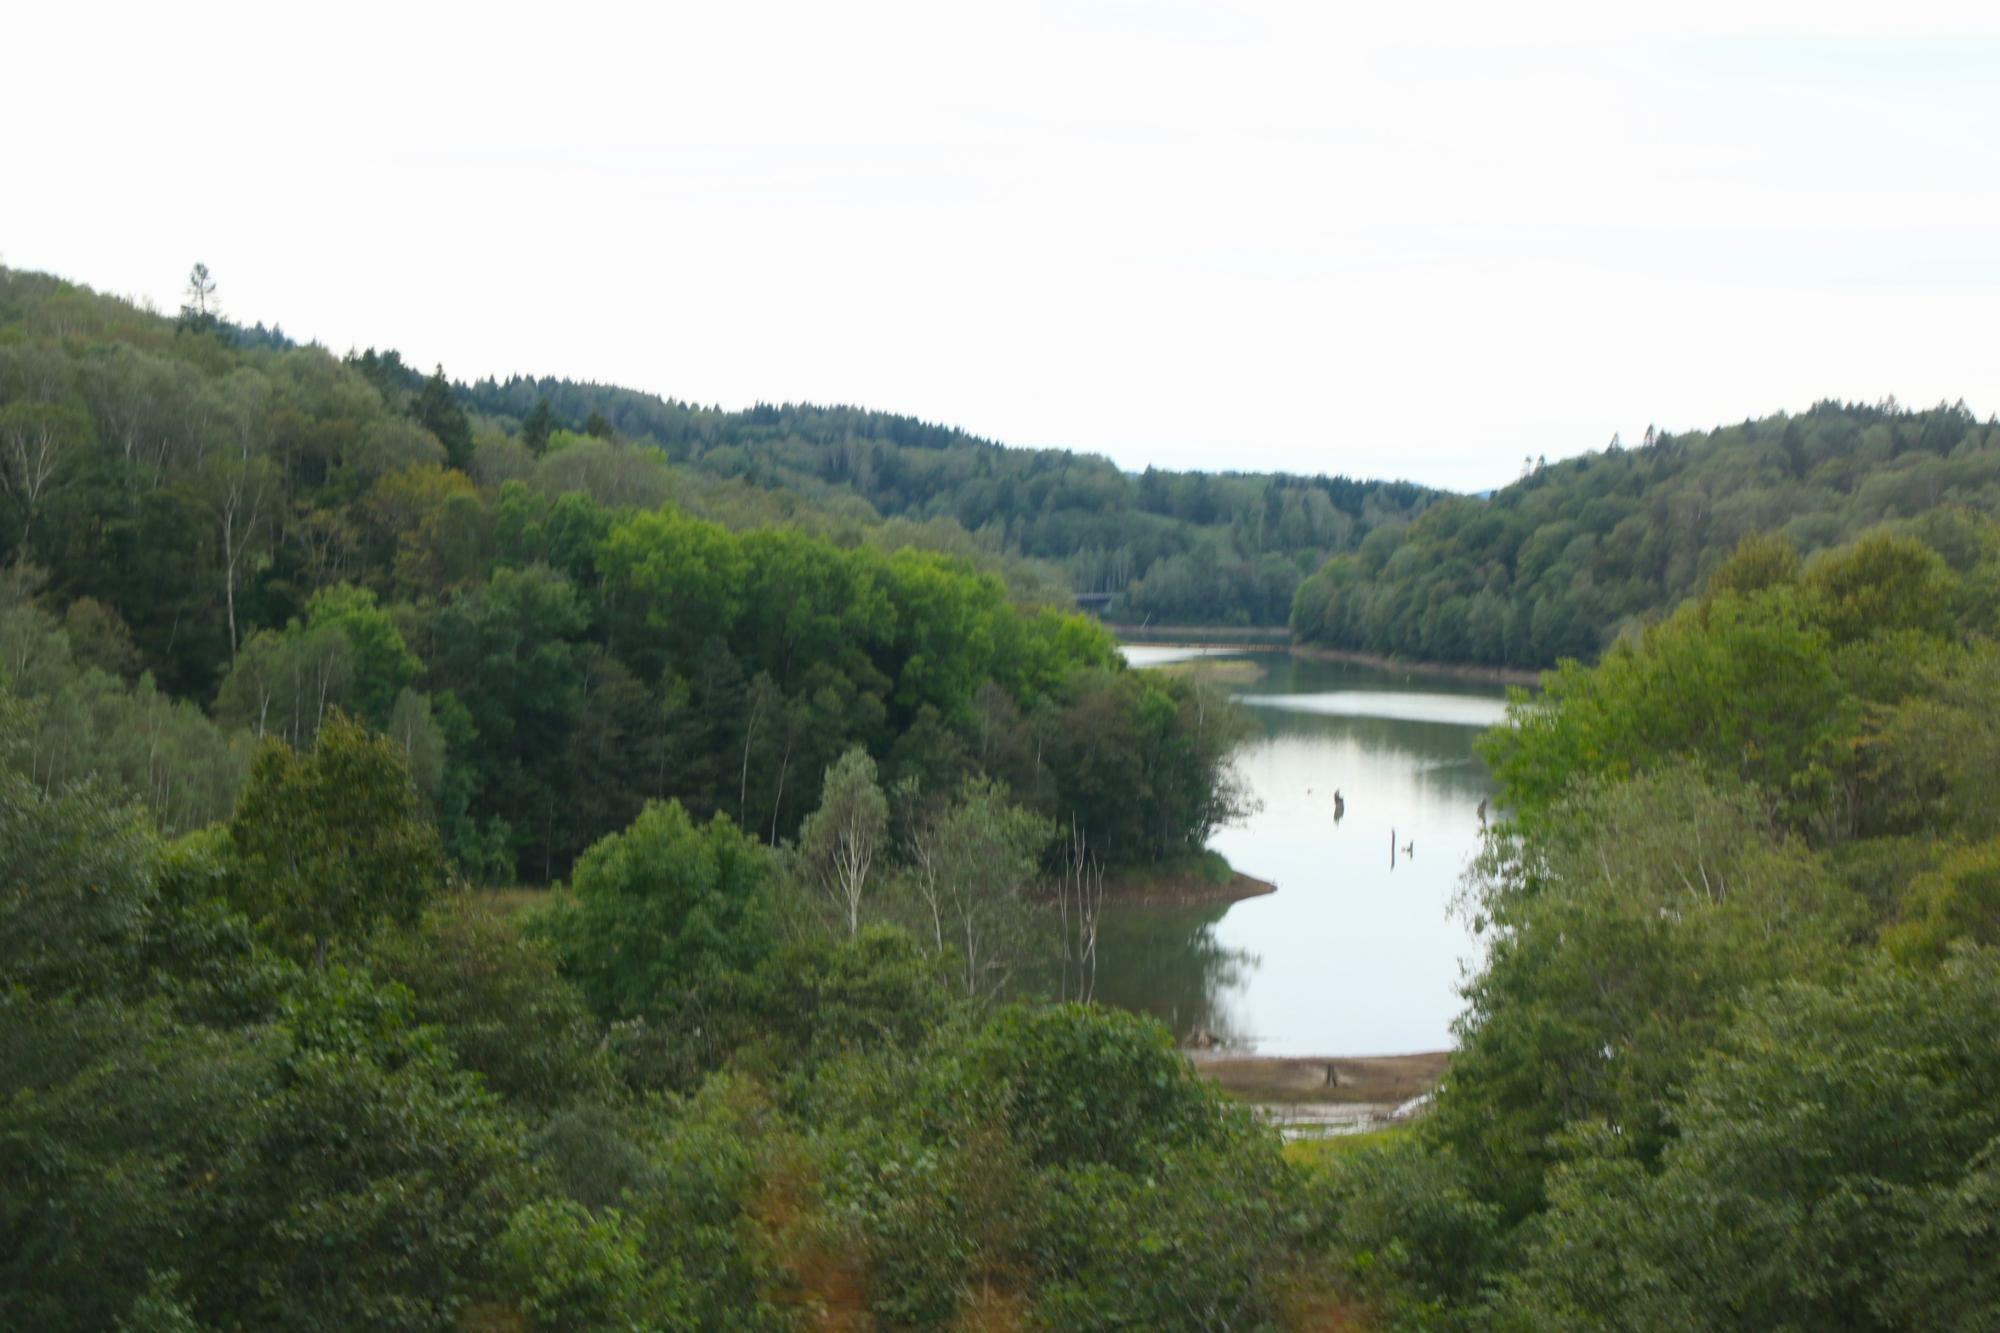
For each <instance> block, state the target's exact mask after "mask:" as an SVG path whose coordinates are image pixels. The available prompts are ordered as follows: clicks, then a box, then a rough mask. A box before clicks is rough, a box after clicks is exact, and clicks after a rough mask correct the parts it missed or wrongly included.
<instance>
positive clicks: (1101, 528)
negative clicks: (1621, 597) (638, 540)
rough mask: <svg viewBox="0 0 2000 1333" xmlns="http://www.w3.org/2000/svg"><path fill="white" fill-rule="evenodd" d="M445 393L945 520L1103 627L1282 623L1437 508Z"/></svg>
mask: <svg viewBox="0 0 2000 1333" xmlns="http://www.w3.org/2000/svg"><path fill="white" fill-rule="evenodd" d="M391 355H393V354H391ZM393 364H394V365H395V366H396V367H397V368H398V370H399V372H400V373H401V374H403V375H406V376H408V375H410V374H411V372H409V371H408V370H406V369H402V368H401V363H400V361H397V362H394V363H393ZM461 391H462V393H463V395H464V397H465V401H466V402H467V404H468V406H470V407H471V408H473V410H475V411H477V412H481V413H485V414H487V415H489V416H491V417H493V418H494V419H496V420H499V421H504V422H507V423H508V424H509V425H510V428H511V427H512V426H513V425H514V424H515V423H525V422H527V421H529V420H530V419H531V418H532V417H533V416H534V414H535V413H536V411H537V405H538V404H540V403H546V404H547V405H548V413H549V418H550V419H551V420H552V421H553V422H555V423H557V424H560V425H562V426H566V427H568V428H569V429H572V430H579V431H581V430H584V429H586V428H587V427H589V426H590V425H592V424H593V422H595V424H596V425H597V428H598V429H599V430H601V431H608V432H610V433H615V434H616V435H618V436H619V437H621V438H625V439H630V440H635V441H646V442H650V443H653V444H657V445H658V446H659V447H660V448H661V449H663V450H665V451H666V453H667V456H668V457H669V458H670V459H672V460H673V461H674V462H675V463H677V464H680V465H683V466H686V467H688V468H690V469H693V470H695V471H697V472H700V473H704V474H709V475H713V476H718V477H725V478H743V479H747V480H748V481H750V482H752V483H754V484H756V485H757V486H760V487H765V488H783V489H788V490H795V491H799V492H802V493H804V494H806V495H808V496H813V497H827V496H830V495H853V496H858V497H860V498H861V499H863V500H865V501H867V502H868V504H869V505H870V506H871V507H872V508H873V509H874V510H875V511H877V512H879V513H881V514H883V515H887V516H892V517H899V518H908V519H918V520H923V519H937V518H950V519H953V520H955V521H957V522H958V523H959V524H961V525H963V526H964V527H965V528H966V529H968V530H969V531H971V532H973V533H974V534H976V535H977V536H978V537H979V538H980V539H981V540H982V541H983V542H984V543H985V544H987V545H988V546H990V547H992V548H994V549H997V550H1002V551H1006V552H1008V553H1011V554H1016V555H1021V556H1027V557H1031V558H1034V559H1037V560H1046V561H1050V562H1053V563H1055V564H1057V565H1059V566H1061V568H1062V569H1063V570H1064V571H1065V573H1066V574H1067V575H1068V577H1069V580H1070V582H1071V584H1072V585H1073V586H1074V587H1075V589H1076V590H1077V591H1078V592H1085V593H1110V594H1115V601H1114V602H1113V603H1112V614H1113V616H1114V618H1117V619H1122V620H1132V621H1143V620H1151V621H1154V622H1155V623H1178V624H1256V625H1281V624H1283V623H1284V622H1285V618H1286V616H1287V615H1288V614H1289V613H1290V611H1291V604H1292V595H1293V592H1294V590H1295V589H1296V588H1297V586H1298V583H1299V580H1300V579H1301V578H1302V577H1303V576H1304V575H1306V574H1308V573H1310V572H1311V571H1312V570H1314V569H1316V568H1318V567H1319V565H1320V563H1321V562H1322V561H1323V560H1325V559H1326V558H1327V557H1328V556H1330V555H1334V554H1337V553H1340V552H1343V551H1351V550H1353V549H1354V548H1355V547H1356V546H1357V545H1358V544H1359V543H1360V542H1361V541H1362V539H1363V538H1365V537H1366V536H1367V535H1368V534H1369V533H1371V532H1373V531H1375V530H1376V529H1377V528H1379V527H1381V526H1383V525H1385V524H1392V523H1399V522H1402V521H1405V520H1408V519H1410V518H1412V517H1414V516H1415V515H1416V514H1417V513H1419V512H1421V511H1422V510H1423V508H1424V507H1425V506H1426V505H1427V504H1429V503H1431V502H1432V501H1433V500H1435V499H1436V498H1438V496H1439V494H1440V493H1439V492H1435V491H1431V490H1428V489H1426V488H1424V487H1421V486H1417V485H1414V484H1412V483H1409V482H1396V481H1386V482H1385V481H1356V480H1353V479H1350V478H1347V477H1328V476H1313V477H1304V476H1292V475H1286V474H1266V473H1222V474H1214V473H1205V472H1167V471H1161V470H1159V469H1155V468H1148V469H1147V470H1146V471H1145V472H1144V473H1141V474H1137V475H1134V474H1132V473H1127V472H1123V471H1121V470H1120V469H1119V468H1118V467H1117V466H1116V465H1115V464H1113V463H1112V462H1111V461H1110V460H1109V459H1106V458H1102V457H1098V456H1095V455H1090V454H1076V453H1070V452H1067V451H1065V450H1058V449H1013V448H1006V447H1003V446H1001V445H998V444H994V443H992V442H990V441H987V440H982V439H980V438H978V437H977V436H974V435H969V434H967V433H966V432H964V431H961V430H955V429H952V428H949V427H945V426H936V425H931V424H929V423H927V422H923V421H918V420H916V419H914V418H911V417H903V416H894V415H890V414H887V413H882V412H869V411H864V410H861V409H859V408H851V407H811V406H804V405H791V404H787V405H785V406H769V405H763V406H758V407H754V408H751V409H750V410H748V411H745V412H725V411H722V410H720V409H718V408H703V407H698V406H695V405H692V404H688V403H681V402H673V401H670V400H667V399H663V398H658V397H655V396H653V395H651V394H644V393H638V392H635V391H633V390H630V389H620V388H615V387H611V386H607V385H597V384H579V383H576V382H574V381H570V380H556V379H539V380H537V379H528V378H522V377H516V378H512V379H508V380H506V381H505V382H496V381H493V380H482V381H480V382H478V383H476V384H473V385H470V386H469V387H464V388H462V390H461Z"/></svg>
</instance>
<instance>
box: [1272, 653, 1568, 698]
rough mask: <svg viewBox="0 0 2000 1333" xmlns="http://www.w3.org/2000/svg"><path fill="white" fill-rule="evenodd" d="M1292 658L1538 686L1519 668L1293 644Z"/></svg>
mask: <svg viewBox="0 0 2000 1333" xmlns="http://www.w3.org/2000/svg"><path fill="white" fill-rule="evenodd" d="M1291 650H1292V656H1294V657H1306V658H1311V659H1313V660H1316V661H1320V662H1347V663H1350V664H1352V665H1354V666H1365V667H1374V668H1376V669H1377V670H1379V671H1406V672H1408V673H1409V674H1411V675H1413V676H1437V677H1440V678H1442V679H1446V680H1477V681H1484V682H1487V683H1490V684H1494V685H1523V686H1527V687H1529V688H1533V687H1535V686H1537V685H1540V684H1541V681H1542V673H1541V672H1539V671H1524V670H1522V669H1521V668H1519V667H1495V666H1472V665H1468V664H1466V663H1462V662H1413V661H1411V660H1409V659H1408V658H1402V657H1384V656H1382V655H1381V654H1380V653H1357V652H1352V651H1350V650H1348V649H1346V648H1321V647H1319V646H1317V645H1315V644H1305V643H1295V644H1293V645H1292V646H1291Z"/></svg>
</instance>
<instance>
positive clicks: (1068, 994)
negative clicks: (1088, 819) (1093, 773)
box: [1056, 814, 1104, 1004]
mask: <svg viewBox="0 0 2000 1333" xmlns="http://www.w3.org/2000/svg"><path fill="white" fill-rule="evenodd" d="M1056 910H1057V913H1058V915H1059V917H1060V918H1061V922H1062V955H1063V959H1062V978H1061V986H1062V998H1063V999H1065V1000H1071V999H1074V1000H1076V1001H1077V1002H1079V1003H1082V1004H1088V1003H1090V1001H1091V1000H1092V999H1093V998H1094V997H1095V996H1096V994H1097V938H1098V928H1099V927H1100V925H1102V923H1103V920H1104V866H1103V863H1102V862H1100V861H1099V860H1098V859H1097V857H1096V856H1095V855H1094V854H1093V853H1092V852H1091V850H1090V845H1089V839H1088V838H1087V837H1086V836H1085V834H1084V831H1083V829H1082V828H1080V827H1079V826H1078V825H1077V822H1076V816H1075V815H1074V814H1072V815H1071V816H1070V822H1069V846H1068V850H1067V852H1066V854H1065V856H1064V858H1063V870H1062V877H1061V878H1060V879H1059V880H1058V881H1057V884H1056Z"/></svg>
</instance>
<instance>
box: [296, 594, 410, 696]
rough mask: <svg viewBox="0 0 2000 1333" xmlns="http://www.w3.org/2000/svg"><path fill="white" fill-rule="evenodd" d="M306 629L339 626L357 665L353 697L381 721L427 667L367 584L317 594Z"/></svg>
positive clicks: (336, 627) (354, 675) (351, 693)
mask: <svg viewBox="0 0 2000 1333" xmlns="http://www.w3.org/2000/svg"><path fill="white" fill-rule="evenodd" d="M306 629H307V630H308V631H309V632H310V631H319V630H329V629H330V630H337V631H338V632H339V633H340V635H341V637H342V638H344V639H345V640H346V641H347V649H348V653H349V656H350V660H351V661H352V664H353V665H352V668H351V670H352V676H351V681H350V684H349V686H348V689H349V698H351V699H352V700H353V707H354V710H355V711H356V712H357V713H359V714H360V715H361V716H362V717H364V718H367V719H368V720H369V721H371V722H374V723H376V724H378V725H380V724H382V723H385V722H387V721H388V718H389V710H390V708H391V707H392V706H393V705H394V704H395V702H396V695H397V694H398V693H399V692H400V691H401V690H402V689H403V687H404V686H406V685H408V684H409V683H410V682H411V681H413V680H415V679H416V678H417V676H418V675H419V674H420V673H421V672H422V671H423V665H424V664H423V663H422V662H420V661H418V660H417V655H416V654H415V653H413V652H411V651H410V647H409V645H408V644H407V643H405V642H404V641H403V635H402V631H401V630H399V629H398V628H397V627H396V622H395V620H394V618H393V617H391V616H390V615H389V613H388V612H387V611H385V610H383V609H382V608H381V607H380V606H378V605H377V604H376V600H375V594H374V593H372V592H370V591H369V590H368V589H366V588H357V587H355V586H354V585H353V584H349V583H343V584H338V585H336V586H334V587H331V588H326V589H322V590H321V591H320V592H318V593H315V594H314V595H313V599H312V602H311V604H310V606H309V608H308V611H307V616H306ZM340 702H345V701H340Z"/></svg>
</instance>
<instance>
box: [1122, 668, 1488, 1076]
mask: <svg viewBox="0 0 2000 1333" xmlns="http://www.w3.org/2000/svg"><path fill="white" fill-rule="evenodd" d="M1125 653H1126V657H1127V660H1129V661H1130V662H1131V663H1132V664H1133V665H1134V666H1140V667H1149V666H1160V665H1166V664H1168V663H1172V662H1177V661H1184V660H1187V659H1189V658H1193V657H1215V658H1220V659H1226V660H1227V661H1228V662H1229V663H1230V664H1231V665H1229V666H1227V667H1221V668H1219V669H1218V670H1217V672H1216V678H1217V679H1218V681H1220V682H1221V684H1222V688H1224V689H1225V690H1227V691H1228V692H1229V693H1230V694H1232V695H1234V696H1236V697H1237V698H1238V699H1239V700H1240V701H1241V702H1242V703H1243V704H1244V705H1245V706H1246V707H1247V709H1248V711H1249V713H1250V718H1251V722H1252V724H1253V725H1254V727H1255V728H1256V730H1255V731H1254V733H1253V734H1252V737H1251V739H1250V740H1248V741H1247V742H1246V743H1245V744H1244V745H1243V746H1242V748H1241V749H1240V750H1239V751H1238V752H1237V755H1236V759H1235V764H1236V772H1237V774H1238V776H1239V777H1240V778H1241V780H1242V782H1243V784H1244V786H1245V788H1246V789H1247V790H1248V792H1249V794H1250V796H1251V797H1252V798H1254V800H1255V802H1256V803H1257V805H1258V808H1257V809H1256V810H1255V811H1254V813H1252V814H1251V815H1249V816H1248V817H1247V818H1246V819H1244V820H1243V822H1241V823H1240V824H1237V825H1234V826H1232V827H1230V828H1226V829H1223V830H1221V831H1220V832H1219V833H1217V834H1216V835H1215V837H1214V838H1213V839H1211V841H1210V843H1209V845H1210V846H1211V847H1213V848H1214V849H1215V850H1216V851H1218V852H1220V853H1222V854H1223V855H1224V856H1226V857H1228V858H1229V861H1230V864H1232V865H1234V866H1235V867H1236V868H1237V869H1238V870H1241V871H1243V872H1244V873H1246V874H1250V875H1254V876H1256V877H1257V878H1259V879H1265V880H1270V881H1271V882H1273V883H1275V884H1276V885H1277V886H1278V891H1277V892H1276V893H1274V894H1270V895H1268V896H1265V897H1261V898H1251V899H1247V900H1245V901H1243V902H1239V903H1233V904H1230V905H1227V906H1222V907H1212V908H1155V907H1140V906H1131V905H1120V906H1116V907H1113V908H1112V909H1111V910H1110V911H1109V912H1107V913H1106V915H1105V922H1104V926H1103V931H1102V934H1101V937H1100V945H1099V964H1098V983H1097V996H1098V998H1099V999H1100V1000H1103V1001H1105V1002H1107V1003H1111V1004H1117V1005H1121V1006H1124V1007H1126V1008H1130V1009H1138V1010H1142V1011H1144V1012H1146V1013H1149V1014H1153V1015H1154V1016H1156V1017H1158V1018H1159V1019H1161V1020H1162V1021H1163V1022H1165V1023H1166V1024H1167V1025H1168V1026H1169V1027H1170V1028H1172V1029H1173V1031H1174V1034H1175V1036H1176V1037H1180V1038H1185V1037H1187V1036H1188V1035H1189V1034H1190V1033H1191V1032H1194V1031H1195V1030H1197V1029H1206V1030H1207V1031H1208V1032H1210V1033H1212V1034H1214V1035H1215V1036H1216V1037H1218V1038H1220V1039H1221V1040H1223V1041H1224V1042H1226V1043H1229V1044H1230V1045H1232V1046H1238V1047H1241V1048H1243V1049H1246V1050H1251V1051H1255V1052H1257V1053H1258V1054H1262V1055H1391V1054H1399V1053H1403V1052H1412V1051H1427V1050H1441V1049H1444V1048H1446V1047H1448V1046H1450V1045H1451V1044H1452V1039H1451V1022H1452V1019H1453V1018H1455V1017H1456V1016H1457V1014H1458V1012H1459V1009H1460V999H1459V994H1458V986H1459V983H1460V981H1461V979H1462V978H1463V976H1464V974H1465V970H1466V969H1467V968H1468V967H1470V966H1471V965H1472V964H1474V963H1475V962H1476V961H1477V959H1478V957H1479V952H1478V951H1479V947H1480V946H1479V943H1478V941H1477V940H1476V938H1475V937H1473V936H1472V935H1471V933H1470V931H1469V930H1468V928H1467V925H1466V923H1465V922H1464V921H1463V920H1461V919H1460V918H1459V917H1457V916H1456V915H1454V914H1453V913H1452V911H1451V910H1450V909H1451V903H1452V900H1453V898H1454V896H1455V894H1456V892H1457V890H1458V886H1459V881H1460V877H1461V876H1462V875H1463V873H1464V871H1465V868H1466V865H1467V863H1468V862H1469V861H1470V860H1471V858H1472V857H1473V856H1474V855H1475V854H1476V852H1477V851H1478V849H1479V845H1480V820H1479V805H1480V802H1482V801H1488V802H1490V801H1491V799H1492V797H1493V785H1492V780H1491V778H1490V777H1489V776H1488V774H1487V772H1486V769H1485V766H1484V765H1483V764H1482V763H1481V762H1480V760H1479V758H1478V756H1477V754H1475V753H1474V750H1473V742H1474V740H1475V739H1476V738H1477V737H1478V735H1479V733H1480V732H1481V731H1482V730H1483V729H1484V728H1486V727H1489V726H1492V725H1493V724H1494V723H1496V722H1499V721H1500V720H1501V719H1502V717H1503V716H1504V714H1505V697H1504V691H1503V690H1502V689H1501V688H1500V687H1499V686H1489V685H1483V684H1475V683H1467V682H1460V681H1455V680H1441V679H1437V678H1432V677H1425V676H1421V675H1418V674H1415V673H1403V672H1397V671H1382V670H1376V669H1373V668H1367V667H1357V666H1348V665H1344V664H1340V663H1332V662H1318V661H1312V660H1308V659H1304V658H1294V657H1292V656H1291V655H1290V654H1288V653H1275V652H1225V651H1216V650H1200V649H1177V648H1168V647H1141V646H1131V647H1127V648H1126V649H1125ZM1336 790H1337V791H1339V792H1340V794H1341V796H1342V798H1343V799H1344V801H1345V810H1344V813H1343V815H1342V817H1341V818H1340V819H1338V820H1336V819H1335V818H1334V793H1335V791H1336ZM1489 813H1490V810H1489Z"/></svg>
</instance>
